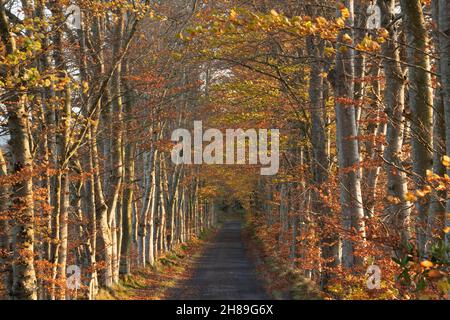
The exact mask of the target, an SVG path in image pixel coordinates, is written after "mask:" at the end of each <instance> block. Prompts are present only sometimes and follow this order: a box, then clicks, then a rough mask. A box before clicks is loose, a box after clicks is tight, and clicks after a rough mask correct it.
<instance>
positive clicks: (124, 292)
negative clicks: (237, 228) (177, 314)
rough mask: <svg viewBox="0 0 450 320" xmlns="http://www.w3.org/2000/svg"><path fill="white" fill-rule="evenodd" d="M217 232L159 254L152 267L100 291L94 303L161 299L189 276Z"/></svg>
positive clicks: (203, 233)
mask: <svg viewBox="0 0 450 320" xmlns="http://www.w3.org/2000/svg"><path fill="white" fill-rule="evenodd" d="M216 232H217V227H215V228H211V229H209V230H204V231H202V232H201V234H200V236H199V237H198V238H197V237H194V238H193V239H191V240H190V241H188V242H186V243H183V244H178V245H176V246H175V247H174V249H173V250H172V251H170V252H166V253H165V254H163V255H161V256H160V257H159V258H158V259H157V260H156V262H155V264H154V265H153V266H149V267H146V268H140V269H138V270H137V271H136V272H134V273H133V274H132V275H130V276H127V277H124V278H122V279H121V280H120V281H119V283H118V284H117V285H114V286H113V287H112V288H110V289H101V290H100V292H99V294H98V295H97V297H96V299H97V300H164V299H167V298H168V294H169V291H170V289H173V288H175V287H176V286H177V285H178V284H179V283H180V282H182V281H184V280H187V279H188V278H189V277H190V276H191V271H192V270H191V268H190V267H191V265H192V263H193V261H194V260H195V258H197V257H198V256H200V255H201V253H202V252H203V249H204V246H205V244H206V243H207V242H208V241H210V240H211V238H212V237H214V235H215V234H216Z"/></svg>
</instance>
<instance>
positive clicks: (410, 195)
mask: <svg viewBox="0 0 450 320" xmlns="http://www.w3.org/2000/svg"><path fill="white" fill-rule="evenodd" d="M405 199H406V201H409V202H414V201H417V197H416V196H415V195H414V194H413V193H411V192H408V193H407V194H406V196H405Z"/></svg>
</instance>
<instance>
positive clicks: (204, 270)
mask: <svg viewBox="0 0 450 320" xmlns="http://www.w3.org/2000/svg"><path fill="white" fill-rule="evenodd" d="M246 251H247V249H246V247H245V246H244V242H243V239H242V222H241V221H239V220H235V219H232V220H229V221H225V222H223V223H222V224H221V226H220V227H219V228H218V229H214V230H212V231H209V232H207V233H206V234H205V235H203V236H202V237H200V239H194V240H192V241H189V242H188V243H187V244H185V245H180V246H178V247H177V248H175V250H173V251H172V252H169V253H167V254H165V255H164V256H162V257H160V258H159V259H158V262H157V263H156V265H155V267H153V268H145V269H141V270H139V271H138V272H136V273H135V274H133V275H132V276H130V277H129V278H128V279H126V280H122V281H121V282H120V284H119V285H117V286H115V287H114V288H113V289H112V290H108V291H102V292H101V293H100V294H99V295H98V297H97V299H99V300H167V299H170V300H180V299H187V300H197V299H206V300H214V299H227V300H231V299H233V300H261V299H270V297H269V295H268V294H267V293H266V291H265V290H264V287H263V284H262V282H261V281H260V280H258V277H257V274H256V268H255V265H254V263H253V261H252V259H249V257H248V255H247V252H246Z"/></svg>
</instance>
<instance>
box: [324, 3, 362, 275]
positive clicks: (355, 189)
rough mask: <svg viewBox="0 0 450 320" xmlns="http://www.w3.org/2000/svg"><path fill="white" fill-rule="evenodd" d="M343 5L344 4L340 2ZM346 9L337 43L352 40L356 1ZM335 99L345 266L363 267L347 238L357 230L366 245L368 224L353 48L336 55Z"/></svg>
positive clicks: (345, 49) (347, 5) (342, 50)
mask: <svg viewBox="0 0 450 320" xmlns="http://www.w3.org/2000/svg"><path fill="white" fill-rule="evenodd" d="M338 3H341V1H338ZM345 6H346V8H347V9H348V10H349V12H350V17H349V18H348V19H347V21H346V25H347V26H348V27H349V28H350V29H347V30H343V31H341V32H340V34H339V37H338V42H339V43H342V42H343V41H342V39H343V36H344V35H345V34H346V33H348V34H349V36H350V37H351V38H352V39H353V38H354V34H353V29H352V27H353V17H354V2H353V0H346V1H345ZM330 80H331V82H332V85H333V87H334V92H335V96H336V103H335V110H336V135H337V147H338V158H339V171H340V193H341V201H340V202H341V211H342V221H343V227H344V229H345V230H346V232H347V233H348V234H347V235H346V237H345V238H344V239H343V241H342V264H343V266H344V267H346V268H351V267H353V266H355V265H356V266H361V265H362V264H363V262H364V259H363V258H362V257H358V256H355V255H354V251H355V247H354V246H355V243H354V242H353V241H351V240H350V239H348V236H349V235H351V234H352V233H353V232H352V229H353V228H354V230H355V232H356V233H357V234H356V236H357V237H358V238H359V239H360V240H361V241H359V242H358V245H360V246H361V247H364V244H365V237H366V234H365V222H364V210H363V203H362V195H361V178H360V169H359V147H358V140H357V139H356V138H357V134H358V133H357V125H356V115H355V105H354V103H355V101H354V53H353V50H352V49H349V48H348V47H345V46H344V45H341V47H340V48H338V53H337V55H336V66H335V70H334V75H332V76H331V77H330Z"/></svg>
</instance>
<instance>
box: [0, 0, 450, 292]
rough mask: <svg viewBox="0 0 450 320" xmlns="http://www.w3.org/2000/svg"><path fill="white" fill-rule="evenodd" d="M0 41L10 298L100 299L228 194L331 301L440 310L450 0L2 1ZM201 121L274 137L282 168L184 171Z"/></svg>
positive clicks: (272, 247)
mask: <svg viewBox="0 0 450 320" xmlns="http://www.w3.org/2000/svg"><path fill="white" fill-rule="evenodd" d="M71 4H74V5H76V6H77V7H78V8H80V11H79V20H80V21H77V19H78V16H76V17H75V18H76V19H74V20H70V21H69V23H68V20H69V19H73V18H74V14H72V15H71V14H70V13H68V11H67V8H68V7H69V6H70V5H71ZM75 15H76V14H75ZM373 19H375V20H373ZM77 22H79V24H77ZM0 37H1V42H0V128H1V132H0V134H1V136H0V278H1V280H2V284H1V285H0V297H2V298H5V299H69V298H73V297H74V295H76V296H77V298H85V299H95V297H96V295H97V293H98V291H99V289H100V288H112V287H114V285H115V284H117V283H118V282H119V280H120V279H121V278H124V277H126V276H128V275H130V274H132V273H133V272H134V271H135V270H137V269H138V268H143V267H148V266H152V265H154V263H155V261H156V259H158V257H160V256H161V255H162V254H164V252H167V251H170V250H172V249H173V248H174V246H176V245H178V244H180V243H184V242H186V241H188V240H189V239H191V238H192V237H195V236H199V235H200V234H201V233H202V231H204V230H206V229H208V228H210V227H212V226H213V225H215V223H216V221H217V214H216V213H217V211H218V210H217V209H218V206H219V205H220V204H232V203H234V201H238V202H239V203H240V204H241V205H242V206H243V207H244V209H245V211H246V218H245V219H246V222H247V224H248V226H249V228H251V229H252V230H253V232H254V235H255V237H257V238H258V240H259V241H260V242H261V243H262V250H264V255H265V256H268V257H271V259H272V260H271V263H272V264H273V265H277V266H282V268H283V270H285V269H289V272H294V273H295V274H299V275H300V276H301V277H302V278H304V279H307V280H308V281H311V283H314V285H316V286H317V287H318V288H320V290H321V292H322V293H323V295H324V296H325V297H327V298H331V299H358V298H362V299H366V298H384V299H410V298H413V299H415V298H432V299H442V298H446V297H447V294H448V292H449V289H450V287H449V280H448V279H449V278H448V277H449V274H448V271H449V270H448V259H449V249H448V248H449V245H448V232H449V227H450V226H449V222H448V221H449V213H450V200H449V199H448V196H447V194H448V192H449V191H450V190H449V189H450V178H449V176H448V175H447V174H450V173H449V172H450V157H449V156H447V155H448V154H449V152H448V151H447V150H448V149H450V0H400V1H396V0H376V1H369V0H364V1H356V0H304V1H298V0H284V1H281V0H279V1H269V0H251V1H244V0H232V1H225V0H223V1H219V0H216V1H213V0H209V1H207V0H170V1H126V0H115V1H104V0H75V1H68V0H67V1H66V0H59V1H55V0H33V1H31V0H0ZM194 120H202V121H203V126H204V127H205V128H206V127H211V128H218V129H221V130H225V129H228V128H234V129H236V128H242V129H244V130H245V129H252V128H254V129H257V128H260V129H270V128H277V129H279V130H280V134H281V135H280V170H279V173H278V174H277V175H274V176H261V175H260V170H259V169H260V168H258V166H256V165H239V166H231V165H223V166H222V165H174V164H173V162H172V161H171V149H172V147H173V145H174V143H173V142H172V141H171V133H172V131H173V130H175V129H178V128H187V129H192V126H193V121H194ZM72 265H76V266H79V267H80V269H81V271H82V275H81V279H82V286H81V288H80V289H79V290H78V291H77V292H74V290H72V289H71V288H69V287H68V286H67V281H66V279H67V277H68V274H67V269H68V267H69V266H72ZM371 265H376V266H378V267H379V268H380V269H381V274H382V278H381V284H380V287H379V288H377V289H374V290H368V289H367V286H366V270H367V268H368V267H369V266H371ZM278 270H280V272H279V274H278V275H276V276H279V277H280V278H281V277H283V274H285V272H284V271H283V272H282V271H281V270H282V269H280V268H279V269H278Z"/></svg>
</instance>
